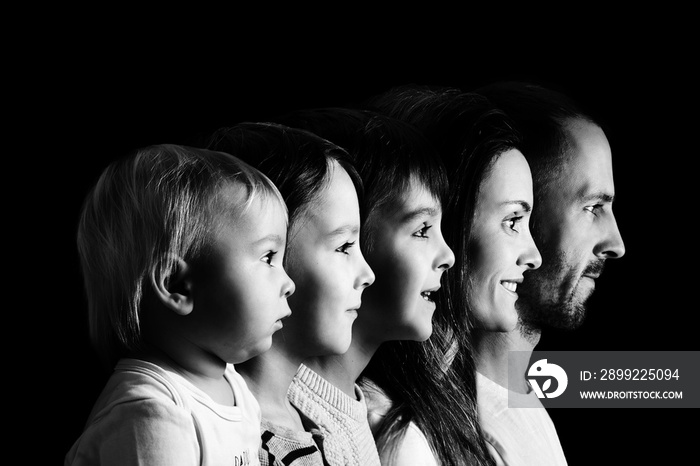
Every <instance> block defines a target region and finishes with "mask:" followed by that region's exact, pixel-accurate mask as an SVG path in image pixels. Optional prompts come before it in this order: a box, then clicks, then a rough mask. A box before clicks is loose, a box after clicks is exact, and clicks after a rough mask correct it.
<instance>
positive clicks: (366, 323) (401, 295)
mask: <svg viewBox="0 0 700 466" xmlns="http://www.w3.org/2000/svg"><path fill="white" fill-rule="evenodd" d="M441 221H442V208H441V205H440V201H439V200H438V199H436V198H435V197H434V196H433V195H432V194H431V193H430V191H429V190H428V189H427V188H426V187H425V186H424V185H423V183H421V182H420V181H417V180H413V181H412V182H411V183H410V185H409V188H408V189H407V191H406V192H405V193H404V195H403V196H401V197H400V198H399V201H398V202H396V203H394V204H392V205H391V206H390V207H387V208H385V209H382V210H377V211H374V212H373V214H372V216H371V218H370V219H368V224H370V225H371V227H370V232H371V233H370V234H371V236H372V247H371V251H370V252H369V253H367V261H368V262H369V264H370V266H371V267H372V270H374V273H375V275H376V281H375V282H374V284H373V285H372V286H371V287H370V288H369V289H368V290H367V291H366V292H365V299H364V303H365V304H364V305H363V308H362V310H361V311H360V312H363V315H362V317H361V319H362V323H363V325H362V329H360V328H359V327H358V328H357V330H356V331H357V332H360V331H362V332H371V333H372V334H373V335H375V337H374V338H375V339H379V340H384V341H388V340H417V341H423V340H427V339H428V337H430V335H431V333H432V329H433V327H432V317H433V313H434V311H435V302H434V298H435V293H438V292H439V291H438V290H439V288H440V278H441V277H442V274H443V273H444V272H445V270H447V269H449V268H450V267H452V266H453V265H454V261H455V259H454V254H453V252H452V250H451V249H450V248H449V247H448V246H447V244H446V243H445V240H444V238H443V236H442V231H441V227H440V223H441Z"/></svg>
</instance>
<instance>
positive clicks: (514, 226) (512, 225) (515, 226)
mask: <svg viewBox="0 0 700 466" xmlns="http://www.w3.org/2000/svg"><path fill="white" fill-rule="evenodd" d="M522 219H523V217H522V216H516V217H511V218H509V219H507V220H506V226H507V227H508V228H509V229H511V230H512V231H515V232H516V233H517V232H520V222H521V220H522Z"/></svg>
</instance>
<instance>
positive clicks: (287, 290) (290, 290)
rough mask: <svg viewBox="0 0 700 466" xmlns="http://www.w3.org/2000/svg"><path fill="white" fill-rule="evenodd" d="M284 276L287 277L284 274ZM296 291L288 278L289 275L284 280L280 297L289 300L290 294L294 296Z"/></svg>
mask: <svg viewBox="0 0 700 466" xmlns="http://www.w3.org/2000/svg"><path fill="white" fill-rule="evenodd" d="M285 275H287V274H286V272H285ZM296 289H297V286H296V284H295V283H294V281H293V280H292V279H291V278H289V275H287V279H286V280H285V283H284V286H283V287H282V295H283V296H284V297H285V298H289V297H290V296H291V295H292V294H294V292H295V291H296Z"/></svg>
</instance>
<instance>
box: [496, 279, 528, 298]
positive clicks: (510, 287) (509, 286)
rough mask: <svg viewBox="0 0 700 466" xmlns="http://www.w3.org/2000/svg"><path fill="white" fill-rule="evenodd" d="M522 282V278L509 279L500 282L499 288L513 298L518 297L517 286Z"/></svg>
mask: <svg viewBox="0 0 700 466" xmlns="http://www.w3.org/2000/svg"><path fill="white" fill-rule="evenodd" d="M522 282H523V279H522V278H516V279H512V280H511V279H509V280H501V286H503V288H505V289H506V291H508V292H509V293H512V294H514V295H515V296H517V295H518V293H517V289H518V285H519V284H520V283H522Z"/></svg>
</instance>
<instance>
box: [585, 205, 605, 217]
mask: <svg viewBox="0 0 700 466" xmlns="http://www.w3.org/2000/svg"><path fill="white" fill-rule="evenodd" d="M583 210H585V211H586V212H590V213H592V214H593V215H597V214H598V213H599V212H600V211H601V210H603V204H595V205H589V206H586V207H584V208H583Z"/></svg>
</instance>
